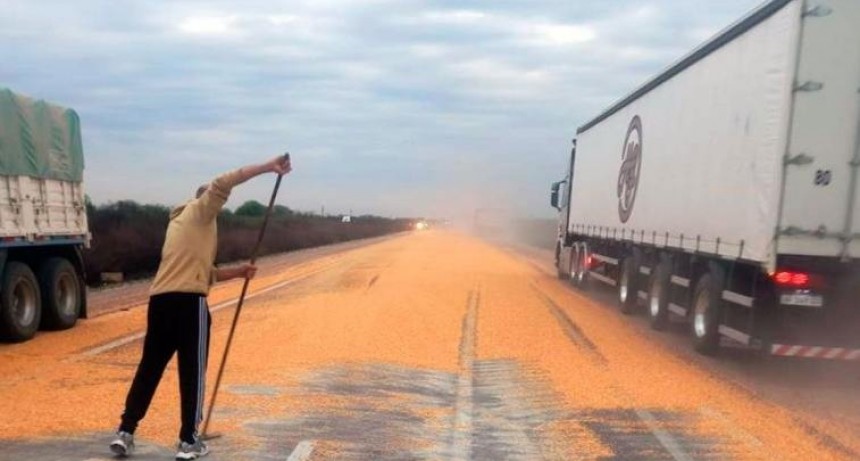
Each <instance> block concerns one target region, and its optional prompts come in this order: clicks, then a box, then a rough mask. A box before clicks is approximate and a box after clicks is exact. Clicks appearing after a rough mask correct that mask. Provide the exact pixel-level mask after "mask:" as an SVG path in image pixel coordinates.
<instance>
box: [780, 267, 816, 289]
mask: <svg viewBox="0 0 860 461" xmlns="http://www.w3.org/2000/svg"><path fill="white" fill-rule="evenodd" d="M773 281H774V282H776V284H777V285H782V286H787V287H795V288H803V287H806V286H807V285H809V274H807V273H804V272H789V271H779V272H777V273H775V274H773Z"/></svg>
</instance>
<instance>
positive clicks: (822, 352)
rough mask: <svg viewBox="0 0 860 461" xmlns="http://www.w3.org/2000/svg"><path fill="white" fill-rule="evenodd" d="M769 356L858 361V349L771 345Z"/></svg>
mask: <svg viewBox="0 0 860 461" xmlns="http://www.w3.org/2000/svg"><path fill="white" fill-rule="evenodd" d="M770 355H773V356H778V357H798V358H806V359H826V360H846V361H853V360H860V349H848V348H844V347H821V346H802V345H791V344H771V346H770Z"/></svg>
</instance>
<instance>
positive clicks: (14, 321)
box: [0, 261, 42, 342]
mask: <svg viewBox="0 0 860 461" xmlns="http://www.w3.org/2000/svg"><path fill="white" fill-rule="evenodd" d="M41 317H42V299H41V297H40V296H39V283H38V282H37V281H36V276H35V275H33V271H31V270H30V268H29V267H28V266H27V265H26V264H23V263H20V262H17V261H10V262H8V263H7V264H6V272H5V273H4V274H3V286H2V291H0V338H2V339H4V340H6V341H12V342H20V341H26V340H28V339H30V338H32V337H33V335H35V334H36V330H38V329H39V321H40V319H41Z"/></svg>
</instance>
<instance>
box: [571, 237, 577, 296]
mask: <svg viewBox="0 0 860 461" xmlns="http://www.w3.org/2000/svg"><path fill="white" fill-rule="evenodd" d="M578 276H579V245H574V246H573V247H572V248H571V249H570V284H571V285H573V286H576V279H577V277H578Z"/></svg>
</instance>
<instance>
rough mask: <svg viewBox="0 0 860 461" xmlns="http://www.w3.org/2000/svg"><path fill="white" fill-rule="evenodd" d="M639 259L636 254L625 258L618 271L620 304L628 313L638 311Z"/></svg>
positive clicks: (624, 311)
mask: <svg viewBox="0 0 860 461" xmlns="http://www.w3.org/2000/svg"><path fill="white" fill-rule="evenodd" d="M638 272H639V261H638V258H636V257H635V256H629V257H627V258H624V261H623V262H622V263H621V270H620V271H619V273H618V305H619V306H620V307H621V312H622V313H624V314H627V315H630V314H633V313H634V312H636V306H637V304H638V302H637V301H638V299H639V284H638V283H636V279H637V273H638Z"/></svg>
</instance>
